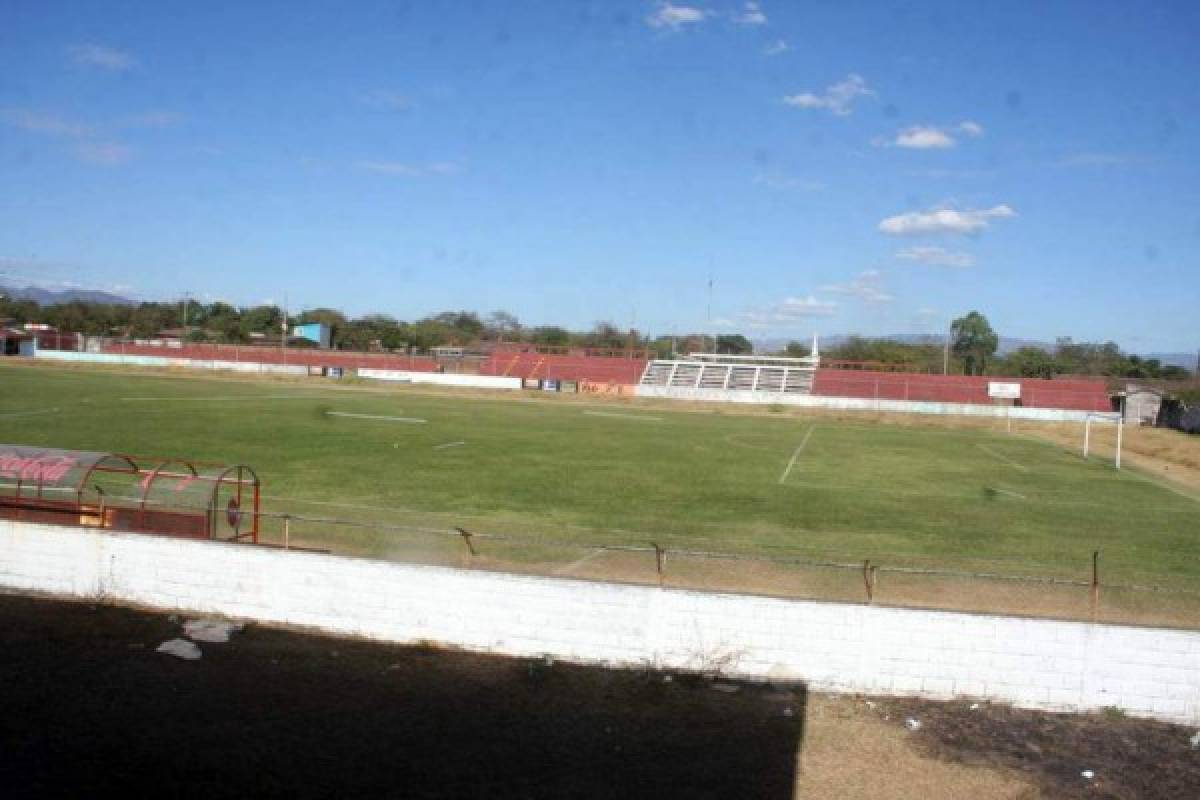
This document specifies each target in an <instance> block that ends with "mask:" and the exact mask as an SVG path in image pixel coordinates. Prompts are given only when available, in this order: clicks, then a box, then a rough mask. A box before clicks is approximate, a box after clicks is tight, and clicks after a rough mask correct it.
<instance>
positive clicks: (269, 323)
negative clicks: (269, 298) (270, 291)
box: [242, 306, 283, 334]
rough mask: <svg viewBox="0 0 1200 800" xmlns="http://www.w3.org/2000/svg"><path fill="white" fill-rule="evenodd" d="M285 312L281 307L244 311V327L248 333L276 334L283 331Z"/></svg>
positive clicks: (255, 308) (256, 307)
mask: <svg viewBox="0 0 1200 800" xmlns="http://www.w3.org/2000/svg"><path fill="white" fill-rule="evenodd" d="M282 323H283V311H281V310H280V308H279V306H255V307H254V308H247V309H245V310H244V311H242V327H243V328H244V329H245V330H246V332H247V333H274V334H278V333H279V332H280V331H281V330H282Z"/></svg>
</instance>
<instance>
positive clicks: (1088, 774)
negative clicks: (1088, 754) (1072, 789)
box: [1079, 769, 1096, 781]
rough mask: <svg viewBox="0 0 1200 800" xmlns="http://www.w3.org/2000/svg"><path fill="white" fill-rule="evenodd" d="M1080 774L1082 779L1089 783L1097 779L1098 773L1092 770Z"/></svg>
mask: <svg viewBox="0 0 1200 800" xmlns="http://www.w3.org/2000/svg"><path fill="white" fill-rule="evenodd" d="M1079 774H1080V775H1081V776H1082V777H1084V778H1087V779H1088V780H1089V781H1090V780H1092V779H1093V778H1095V777H1096V773H1095V772H1093V771H1092V770H1090V769H1085V770H1084V771H1083V772H1081V773H1079Z"/></svg>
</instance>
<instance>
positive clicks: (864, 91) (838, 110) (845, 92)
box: [783, 73, 875, 117]
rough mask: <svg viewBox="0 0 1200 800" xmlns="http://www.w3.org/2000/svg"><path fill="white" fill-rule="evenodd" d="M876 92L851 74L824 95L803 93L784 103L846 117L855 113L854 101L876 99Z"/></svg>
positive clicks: (784, 100)
mask: <svg viewBox="0 0 1200 800" xmlns="http://www.w3.org/2000/svg"><path fill="white" fill-rule="evenodd" d="M874 96H875V91H874V90H873V89H871V88H870V87H869V86H867V82H866V81H865V80H864V79H863V77H862V76H861V75H856V74H854V73H850V74H849V75H847V76H846V77H845V78H844V79H842V80H840V81H838V82H837V83H835V84H832V85H831V86H828V87H826V89H825V91H824V92H823V93H822V94H815V93H813V92H801V93H800V94H793V95H788V96H787V97H785V98H783V102H784V103H785V104H787V105H789V106H793V107H795V108H811V109H824V110H826V111H828V112H829V113H831V114H833V115H835V116H838V117H845V116H848V115H849V114H851V113H853V108H852V106H853V105H854V101H855V100H857V99H858V98H860V97H874Z"/></svg>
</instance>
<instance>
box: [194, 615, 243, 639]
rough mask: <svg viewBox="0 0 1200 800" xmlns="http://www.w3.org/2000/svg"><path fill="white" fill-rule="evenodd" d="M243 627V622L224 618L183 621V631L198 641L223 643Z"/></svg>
mask: <svg viewBox="0 0 1200 800" xmlns="http://www.w3.org/2000/svg"><path fill="white" fill-rule="evenodd" d="M241 629H242V626H241V623H238V622H229V621H228V620H223V619H189V620H188V621H187V622H185V623H183V633H184V635H185V636H187V637H188V638H189V639H192V640H193V641H197V642H211V643H213V644H221V643H223V642H228V641H229V637H230V636H232V635H233V634H235V633H237V632H238V631H240V630H241Z"/></svg>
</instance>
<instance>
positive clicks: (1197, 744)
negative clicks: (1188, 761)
mask: <svg viewBox="0 0 1200 800" xmlns="http://www.w3.org/2000/svg"><path fill="white" fill-rule="evenodd" d="M1188 741H1189V742H1191V743H1192V749H1193V750H1197V749H1200V731H1196V732H1195V733H1194V734H1193V735H1192V738H1191V739H1188Z"/></svg>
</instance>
